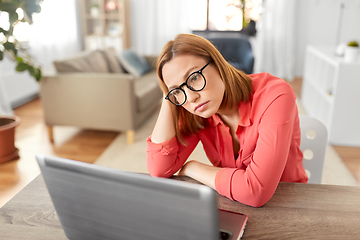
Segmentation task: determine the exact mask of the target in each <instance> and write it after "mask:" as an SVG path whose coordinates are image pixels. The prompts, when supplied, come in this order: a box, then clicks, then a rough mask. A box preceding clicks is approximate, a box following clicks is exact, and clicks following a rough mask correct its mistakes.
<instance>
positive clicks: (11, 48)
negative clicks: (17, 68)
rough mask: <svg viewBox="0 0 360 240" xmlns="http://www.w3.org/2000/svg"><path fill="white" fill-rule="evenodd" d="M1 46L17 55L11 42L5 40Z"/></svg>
mask: <svg viewBox="0 0 360 240" xmlns="http://www.w3.org/2000/svg"><path fill="white" fill-rule="evenodd" d="M3 46H4V48H5V49H6V50H8V51H13V53H14V54H15V55H17V49H16V47H15V44H13V43H12V42H9V41H6V42H5V43H4V44H3Z"/></svg>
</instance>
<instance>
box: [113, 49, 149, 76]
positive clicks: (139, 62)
mask: <svg viewBox="0 0 360 240" xmlns="http://www.w3.org/2000/svg"><path fill="white" fill-rule="evenodd" d="M118 59H119V62H120V64H121V66H123V67H124V69H125V70H126V71H127V72H129V73H131V74H132V75H134V76H135V77H140V76H142V75H143V74H145V73H147V72H149V71H150V69H151V67H150V65H149V63H148V62H147V61H146V59H145V58H144V57H142V56H140V55H139V54H137V53H136V52H135V51H134V50H131V49H127V50H125V51H122V52H120V53H119V54H118Z"/></svg>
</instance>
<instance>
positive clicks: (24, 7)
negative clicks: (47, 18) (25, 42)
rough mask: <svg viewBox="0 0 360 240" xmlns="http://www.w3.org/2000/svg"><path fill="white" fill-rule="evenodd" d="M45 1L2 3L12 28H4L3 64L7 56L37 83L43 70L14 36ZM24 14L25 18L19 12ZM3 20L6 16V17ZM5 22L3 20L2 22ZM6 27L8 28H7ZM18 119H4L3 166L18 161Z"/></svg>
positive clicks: (0, 31)
mask: <svg viewBox="0 0 360 240" xmlns="http://www.w3.org/2000/svg"><path fill="white" fill-rule="evenodd" d="M42 1H43V0H0V15H3V14H4V15H5V12H6V13H7V14H6V15H8V19H9V25H8V27H4V24H2V25H1V26H2V27H0V61H1V60H3V59H4V57H5V56H6V57H7V58H8V59H10V60H13V61H14V62H15V63H16V71H18V72H23V71H28V72H29V73H30V75H31V76H32V77H34V78H35V79H36V80H37V81H39V80H40V79H41V69H40V67H36V66H34V63H33V61H32V57H31V55H30V54H29V53H28V52H27V50H26V49H25V48H24V47H22V45H21V42H20V41H18V40H17V39H16V38H15V37H14V35H13V33H14V28H15V27H16V25H17V24H18V23H19V22H28V23H29V24H32V14H33V13H39V12H40V11H41V8H40V3H41V2H42ZM19 11H23V13H24V14H23V16H24V17H22V18H20V17H19V14H18V12H19ZM2 17H3V16H2ZM2 21H3V20H2ZM5 26H6V24H5ZM19 123H20V118H19V117H17V116H9V117H4V116H0V163H2V162H5V161H9V160H12V159H14V158H17V157H18V156H19V155H18V149H17V148H16V147H15V145H14V142H15V127H16V126H17V125H19Z"/></svg>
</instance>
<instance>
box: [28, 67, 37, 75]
mask: <svg viewBox="0 0 360 240" xmlns="http://www.w3.org/2000/svg"><path fill="white" fill-rule="evenodd" d="M27 69H28V70H29V73H30V75H31V76H33V77H35V69H34V67H33V66H30V65H28V66H27Z"/></svg>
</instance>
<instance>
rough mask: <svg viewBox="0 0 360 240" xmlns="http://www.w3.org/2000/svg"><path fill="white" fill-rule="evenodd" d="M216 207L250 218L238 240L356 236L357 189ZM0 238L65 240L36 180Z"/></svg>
mask: <svg viewBox="0 0 360 240" xmlns="http://www.w3.org/2000/svg"><path fill="white" fill-rule="evenodd" d="M176 178H177V179H179V180H184V181H191V182H195V180H191V179H189V178H184V177H180V178H179V177H176ZM218 203H219V208H222V209H226V210H230V211H234V212H241V213H245V214H247V215H248V216H249V220H248V223H247V225H246V228H245V233H244V236H243V239H359V238H360V187H350V186H349V187H348V186H333V185H316V184H301V183H280V184H279V186H278V188H277V190H276V192H275V194H274V196H273V197H272V198H271V200H270V201H269V202H268V203H267V204H265V205H264V206H263V207H261V208H253V207H249V206H246V205H243V204H241V203H238V202H233V201H231V200H229V199H227V198H225V197H222V196H219V199H218ZM0 238H1V239H11V240H18V239H19V240H20V239H21V240H22V239H36V240H42V239H44V240H45V239H46V240H48V239H52V240H53V239H54V240H57V239H67V238H66V237H65V235H64V233H63V231H62V228H61V225H60V222H59V220H58V218H57V214H56V212H55V210H54V207H53V205H52V202H51V199H50V196H49V194H48V192H47V189H46V187H45V184H44V182H43V179H42V177H41V176H38V177H37V178H36V179H35V180H34V181H32V182H31V183H30V184H29V185H28V186H26V187H25V188H24V189H23V190H22V191H21V192H19V193H18V194H17V195H16V196H15V197H14V198H13V199H11V200H10V201H9V202H8V203H7V204H5V205H4V206H3V207H2V208H1V209H0Z"/></svg>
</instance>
